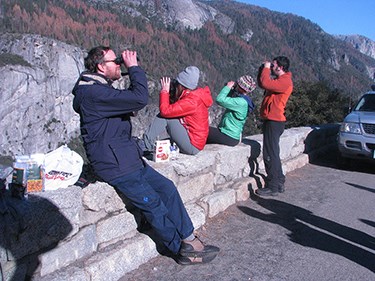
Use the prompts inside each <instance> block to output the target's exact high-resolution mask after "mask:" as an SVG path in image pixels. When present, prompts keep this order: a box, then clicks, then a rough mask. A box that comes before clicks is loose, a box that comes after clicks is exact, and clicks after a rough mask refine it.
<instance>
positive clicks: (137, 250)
mask: <svg viewBox="0 0 375 281" xmlns="http://www.w3.org/2000/svg"><path fill="white" fill-rule="evenodd" d="M158 255H159V254H158V252H157V250H156V246H155V243H154V241H152V240H151V238H149V237H148V236H146V235H143V234H139V235H137V236H136V237H134V238H131V239H129V240H126V241H124V242H123V244H122V245H118V246H117V247H115V248H114V247H112V248H111V249H110V250H108V251H102V252H100V253H97V254H96V255H95V256H93V257H91V258H89V259H88V260H87V261H86V262H85V265H84V267H85V271H86V272H87V273H88V274H89V276H90V277H89V280H90V281H112V280H113V281H115V280H119V279H120V278H121V277H123V276H124V275H125V274H126V273H128V272H130V271H132V270H134V269H136V268H138V267H139V266H140V265H141V264H144V263H146V262H147V261H148V260H150V259H151V258H154V257H156V256H158Z"/></svg>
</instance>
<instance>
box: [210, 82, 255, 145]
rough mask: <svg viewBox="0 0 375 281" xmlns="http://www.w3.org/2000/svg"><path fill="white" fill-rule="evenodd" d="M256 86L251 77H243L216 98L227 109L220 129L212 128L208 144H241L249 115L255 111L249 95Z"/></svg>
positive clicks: (228, 84) (225, 87)
mask: <svg viewBox="0 0 375 281" xmlns="http://www.w3.org/2000/svg"><path fill="white" fill-rule="evenodd" d="M255 88H256V84H255V81H254V79H253V78H252V77H251V76H250V75H245V76H241V77H240V78H238V79H237V81H236V82H234V81H229V82H228V83H227V85H226V86H224V87H223V89H221V91H220V93H219V94H218V96H217V97H216V102H217V103H218V104H219V105H221V106H222V107H224V108H225V112H224V115H223V117H222V118H221V121H220V124H219V126H218V127H210V131H209V134H208V138H207V143H218V144H224V145H228V146H236V145H237V144H239V143H240V142H241V138H242V131H243V127H244V125H245V122H246V118H247V115H248V114H249V113H250V112H252V111H253V110H254V107H255V105H254V103H253V101H252V100H251V98H250V97H249V94H250V93H251V92H252V91H254V90H255Z"/></svg>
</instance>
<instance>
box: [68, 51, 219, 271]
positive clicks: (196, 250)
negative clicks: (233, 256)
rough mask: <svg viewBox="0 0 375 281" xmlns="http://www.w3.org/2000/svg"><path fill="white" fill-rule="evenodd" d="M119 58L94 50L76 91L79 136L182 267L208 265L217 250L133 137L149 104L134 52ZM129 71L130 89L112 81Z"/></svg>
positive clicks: (100, 170)
mask: <svg viewBox="0 0 375 281" xmlns="http://www.w3.org/2000/svg"><path fill="white" fill-rule="evenodd" d="M121 58H122V60H121V59H116V55H115V53H114V52H113V50H111V49H110V48H109V47H104V46H98V47H95V48H93V49H91V50H90V51H89V52H88V55H87V57H86V58H85V67H86V71H84V72H83V73H82V74H81V75H80V77H79V79H78V81H77V83H76V85H75V86H74V89H73V94H74V100H73V108H74V110H75V111H76V112H77V113H78V114H79V115H80V122H81V135H82V138H83V142H84V147H85V150H86V154H87V157H88V159H89V161H90V164H91V165H92V167H93V169H94V172H95V173H96V175H97V176H98V177H100V178H101V179H102V180H103V181H105V182H107V183H109V184H110V185H112V186H113V187H115V188H116V189H117V190H118V191H119V192H121V193H123V194H124V195H125V196H126V197H127V198H128V199H129V200H130V201H131V202H132V204H133V205H134V206H136V207H137V208H139V209H140V210H141V211H142V213H143V215H144V216H145V218H146V219H147V221H148V223H149V224H150V225H151V226H152V227H153V228H154V230H155V232H156V233H157V234H158V236H159V238H160V239H161V241H162V242H163V243H164V245H165V246H166V247H167V248H168V249H169V250H170V251H171V252H172V253H174V254H176V260H177V262H178V263H180V264H183V265H190V264H197V263H207V262H210V261H211V260H213V259H214V258H215V257H216V255H217V253H218V252H219V248H217V247H215V246H211V245H204V244H203V243H202V242H201V241H200V240H199V239H198V238H197V237H196V236H195V235H194V234H193V231H194V227H193V224H192V222H191V219H190V217H189V215H188V213H187V211H186V209H185V206H184V205H183V202H182V200H181V198H180V195H179V193H178V191H177V188H176V186H175V185H174V183H173V182H172V181H171V180H169V179H167V178H165V177H164V176H162V175H161V174H160V173H158V172H157V171H155V170H154V169H153V168H152V167H150V166H149V165H147V163H145V161H143V159H142V154H143V151H142V150H141V149H140V148H139V147H138V145H137V143H136V142H135V140H134V138H132V135H131V133H132V123H131V117H132V116H133V112H135V111H139V110H141V109H142V108H144V107H145V106H146V105H147V102H148V95H149V93H148V89H147V79H146V75H145V72H144V71H143V69H142V68H141V67H140V66H138V62H137V53H136V52H135V51H129V50H126V51H123V52H122V54H121ZM121 63H123V64H124V65H125V67H126V68H127V70H128V74H129V79H130V86H129V88H128V89H125V90H120V89H115V88H114V87H112V82H113V81H115V80H118V79H119V78H120V77H121V69H120V64H121Z"/></svg>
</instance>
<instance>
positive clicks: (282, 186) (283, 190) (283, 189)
mask: <svg viewBox="0 0 375 281" xmlns="http://www.w3.org/2000/svg"><path fill="white" fill-rule="evenodd" d="M278 190H279V193H284V192H285V185H284V184H282V185H280V186H279V188H278Z"/></svg>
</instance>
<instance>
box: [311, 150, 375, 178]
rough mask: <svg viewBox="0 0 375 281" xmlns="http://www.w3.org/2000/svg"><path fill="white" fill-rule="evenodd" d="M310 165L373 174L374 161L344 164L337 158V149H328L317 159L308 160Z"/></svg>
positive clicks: (356, 160) (355, 161)
mask: <svg viewBox="0 0 375 281" xmlns="http://www.w3.org/2000/svg"><path fill="white" fill-rule="evenodd" d="M310 164H313V165H317V166H324V167H329V168H333V169H337V170H343V171H353V172H360V173H366V174H375V160H374V161H372V160H365V159H364V160H360V159H347V160H346V161H345V163H344V162H342V159H341V158H340V157H339V151H338V149H337V148H334V149H330V150H328V151H327V153H325V154H324V155H322V156H320V157H319V158H317V159H313V160H310Z"/></svg>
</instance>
